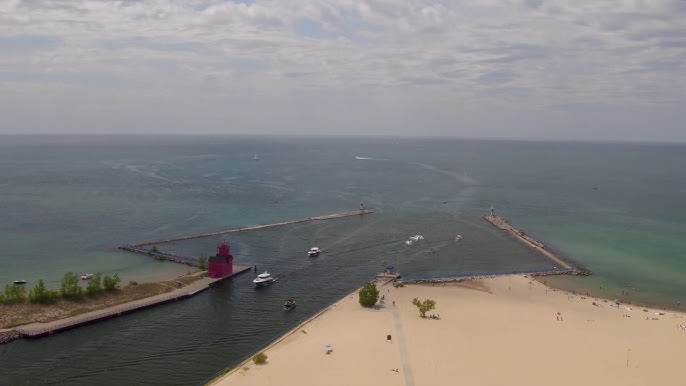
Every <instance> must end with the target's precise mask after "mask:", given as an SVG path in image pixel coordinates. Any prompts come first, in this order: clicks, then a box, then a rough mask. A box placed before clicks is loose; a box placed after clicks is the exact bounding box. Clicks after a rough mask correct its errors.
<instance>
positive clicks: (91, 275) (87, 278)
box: [81, 273, 93, 280]
mask: <svg viewBox="0 0 686 386" xmlns="http://www.w3.org/2000/svg"><path fill="white" fill-rule="evenodd" d="M92 278H93V274H92V273H84V274H83V275H81V280H90V279H92Z"/></svg>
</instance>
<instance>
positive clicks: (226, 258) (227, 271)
mask: <svg viewBox="0 0 686 386" xmlns="http://www.w3.org/2000/svg"><path fill="white" fill-rule="evenodd" d="M207 263H208V264H207V271H208V275H209V277H215V278H219V277H227V276H231V274H233V256H231V255H230V254H229V246H228V244H226V240H222V242H221V243H220V244H219V245H218V246H217V254H216V255H215V256H211V257H210V258H209V260H208V261H207Z"/></svg>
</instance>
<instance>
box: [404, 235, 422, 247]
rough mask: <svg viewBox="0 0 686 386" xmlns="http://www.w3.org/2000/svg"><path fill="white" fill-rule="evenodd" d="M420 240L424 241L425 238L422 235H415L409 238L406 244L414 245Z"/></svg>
mask: <svg viewBox="0 0 686 386" xmlns="http://www.w3.org/2000/svg"><path fill="white" fill-rule="evenodd" d="M419 240H424V236H422V235H415V236H412V237H410V238H408V239H407V240H405V244H407V245H412V244H414V243H416V242H417V241H419Z"/></svg>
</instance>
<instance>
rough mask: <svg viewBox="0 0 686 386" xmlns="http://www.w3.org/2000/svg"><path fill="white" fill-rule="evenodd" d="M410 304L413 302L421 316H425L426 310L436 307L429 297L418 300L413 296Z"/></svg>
mask: <svg viewBox="0 0 686 386" xmlns="http://www.w3.org/2000/svg"><path fill="white" fill-rule="evenodd" d="M412 304H414V305H415V306H417V308H419V315H420V316H421V317H422V318H425V317H426V313H427V312H428V311H430V310H433V309H434V308H436V302H435V301H434V300H431V299H426V300H423V301H420V300H419V299H417V298H414V299H412Z"/></svg>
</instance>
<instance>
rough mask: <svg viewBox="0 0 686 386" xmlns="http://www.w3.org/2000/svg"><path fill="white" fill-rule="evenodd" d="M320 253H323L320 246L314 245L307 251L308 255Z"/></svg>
mask: <svg viewBox="0 0 686 386" xmlns="http://www.w3.org/2000/svg"><path fill="white" fill-rule="evenodd" d="M320 253H322V250H321V249H319V247H312V248H310V250H309V251H307V256H309V257H313V256H319V254H320Z"/></svg>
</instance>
